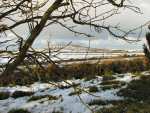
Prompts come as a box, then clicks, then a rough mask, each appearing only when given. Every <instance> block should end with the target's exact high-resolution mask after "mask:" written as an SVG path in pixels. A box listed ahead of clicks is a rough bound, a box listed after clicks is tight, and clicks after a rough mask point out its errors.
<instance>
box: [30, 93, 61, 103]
mask: <svg viewBox="0 0 150 113" xmlns="http://www.w3.org/2000/svg"><path fill="white" fill-rule="evenodd" d="M43 98H48V99H49V100H57V99H58V97H56V96H52V95H40V96H32V97H31V98H29V99H28V102H30V101H36V100H40V99H43Z"/></svg>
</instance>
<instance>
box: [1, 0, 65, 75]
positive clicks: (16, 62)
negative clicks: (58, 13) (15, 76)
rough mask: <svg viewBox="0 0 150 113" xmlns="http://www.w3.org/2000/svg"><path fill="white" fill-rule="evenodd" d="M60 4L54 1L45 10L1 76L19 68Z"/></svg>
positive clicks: (61, 0) (57, 0)
mask: <svg viewBox="0 0 150 113" xmlns="http://www.w3.org/2000/svg"><path fill="white" fill-rule="evenodd" d="M62 2H63V0H55V2H54V3H53V4H52V5H51V6H50V7H49V8H48V9H47V11H46V12H45V13H44V15H43V17H42V19H41V21H40V23H39V24H38V25H36V26H35V28H34V29H33V30H32V31H31V35H30V36H29V37H28V39H27V40H26V41H25V44H24V45H23V47H22V49H21V51H20V52H19V54H18V56H17V57H16V59H15V60H14V62H12V63H11V64H9V65H8V66H7V67H6V69H5V70H4V72H3V73H2V74H1V76H5V75H10V74H12V73H13V72H14V70H15V69H16V67H17V66H19V65H20V64H21V62H23V60H24V58H25V56H26V53H27V51H28V49H29V48H30V47H31V46H32V44H33V42H34V40H35V39H36V38H37V36H38V35H39V34H40V32H41V31H42V29H43V28H44V26H45V24H46V22H47V20H48V19H49V17H50V15H51V14H52V13H53V12H54V11H55V10H56V9H58V8H59V6H60V5H61V3H62Z"/></svg>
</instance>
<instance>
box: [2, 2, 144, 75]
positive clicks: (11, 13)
mask: <svg viewBox="0 0 150 113" xmlns="http://www.w3.org/2000/svg"><path fill="white" fill-rule="evenodd" d="M106 7H108V8H106ZM122 8H128V9H130V10H132V11H134V12H136V13H141V11H140V9H139V8H138V7H136V6H132V5H130V2H128V1H127V0H120V1H115V0H43V1H42V0H2V1H0V22H1V23H0V32H1V34H4V35H6V36H7V33H8V31H9V32H12V33H13V34H15V36H16V37H17V43H16V44H17V46H18V51H19V52H18V53H16V55H15V57H14V58H13V59H10V61H9V63H8V65H6V68H5V69H4V71H3V73H2V76H4V75H9V74H12V73H13V72H14V70H15V69H16V68H17V66H19V65H20V64H21V63H22V62H23V61H24V59H25V58H26V57H28V56H29V55H31V56H32V55H33V54H27V52H30V51H29V49H30V48H32V44H33V42H34V41H35V39H36V38H37V36H38V35H39V34H40V33H41V32H42V30H43V28H44V27H47V26H50V25H52V24H58V25H60V26H62V27H63V28H65V29H67V30H69V31H71V32H73V33H75V34H78V35H84V36H87V37H92V35H91V34H90V33H89V34H88V33H84V32H80V31H77V30H76V29H74V26H70V25H69V24H68V22H72V23H74V24H75V25H82V26H90V27H91V28H92V29H95V31H96V32H99V33H101V31H103V30H106V31H108V32H109V33H110V34H111V35H113V36H114V37H117V38H120V39H124V40H127V41H130V40H129V39H127V38H126V37H127V36H128V35H129V34H132V33H133V31H135V30H137V29H138V28H135V29H134V30H129V31H124V30H122V29H121V28H120V27H119V25H116V26H112V25H107V24H106V23H105V21H106V20H107V19H109V18H111V17H112V16H114V15H117V14H118V13H119V11H120V9H122ZM24 24H25V25H28V29H29V34H30V35H29V37H27V39H26V40H25V39H24V37H21V36H19V34H17V33H16V31H15V30H14V29H15V28H17V27H18V26H21V25H24ZM10 41H12V40H5V41H2V42H0V45H2V44H6V45H7V43H8V42H10ZM14 45H15V44H12V45H9V44H8V45H7V47H6V50H4V51H1V53H5V52H7V53H8V52H9V53H10V54H13V53H12V52H11V51H8V50H7V48H8V47H10V46H14ZM32 50H33V49H32Z"/></svg>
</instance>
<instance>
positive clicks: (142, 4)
mask: <svg viewBox="0 0 150 113" xmlns="http://www.w3.org/2000/svg"><path fill="white" fill-rule="evenodd" d="M130 1H132V3H133V5H136V6H138V7H139V8H140V9H141V11H142V13H143V14H137V13H135V12H133V11H130V10H122V11H121V14H119V15H117V16H115V17H112V18H111V19H110V20H109V22H110V23H114V24H117V23H120V26H121V27H122V28H124V29H125V30H128V29H132V28H134V27H138V26H140V25H142V24H144V23H146V22H147V21H150V12H149V11H150V0H130ZM24 28H25V27H24ZM17 29H19V32H20V34H21V35H22V36H23V37H28V34H25V33H24V32H25V29H23V27H22V26H21V27H18V28H17ZM77 30H79V31H83V32H86V33H92V34H93V35H94V37H92V38H87V37H84V36H78V35H75V34H73V33H71V32H69V31H68V30H65V29H64V28H62V27H60V26H59V25H53V26H49V27H47V28H46V29H44V30H43V32H42V33H41V34H40V35H39V36H38V38H37V39H36V40H35V42H34V44H33V47H35V48H46V46H47V42H50V43H53V44H55V43H63V44H67V43H69V42H72V44H76V45H82V46H88V45H89V40H90V46H91V47H94V48H106V49H125V50H133V49H138V50H139V49H140V50H141V49H142V47H143V44H144V43H145V38H144V37H145V33H146V32H147V29H146V28H144V29H143V34H142V36H141V38H140V40H141V41H139V42H137V43H135V42H134V43H128V42H126V41H124V40H121V39H117V38H115V37H112V36H111V35H109V33H108V32H105V31H104V32H102V33H96V32H95V31H94V30H91V29H90V28H89V27H87V26H86V27H82V26H79V27H78V28H77ZM9 37H13V35H12V34H9V36H8V38H9ZM128 38H130V39H134V38H136V37H134V36H129V37H128Z"/></svg>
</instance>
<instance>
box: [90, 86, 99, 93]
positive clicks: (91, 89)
mask: <svg viewBox="0 0 150 113" xmlns="http://www.w3.org/2000/svg"><path fill="white" fill-rule="evenodd" d="M89 92H98V88H97V87H96V86H91V87H89Z"/></svg>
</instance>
